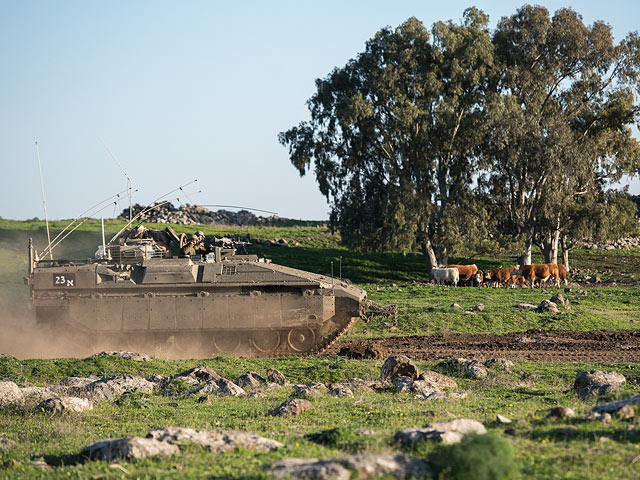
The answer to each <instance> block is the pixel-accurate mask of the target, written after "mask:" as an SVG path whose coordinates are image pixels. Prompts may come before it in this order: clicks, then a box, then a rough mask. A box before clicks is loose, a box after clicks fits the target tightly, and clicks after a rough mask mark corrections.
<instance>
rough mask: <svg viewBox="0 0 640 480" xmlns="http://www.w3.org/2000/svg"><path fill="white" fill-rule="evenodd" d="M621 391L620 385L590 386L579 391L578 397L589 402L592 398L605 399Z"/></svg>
mask: <svg viewBox="0 0 640 480" xmlns="http://www.w3.org/2000/svg"><path fill="white" fill-rule="evenodd" d="M618 390H620V387H619V386H618V385H588V386H586V387H582V388H581V389H580V390H578V397H580V398H581V399H582V400H587V399H588V398H591V397H604V396H606V395H610V394H612V393H614V392H617V391H618Z"/></svg>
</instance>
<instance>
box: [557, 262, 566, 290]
mask: <svg viewBox="0 0 640 480" xmlns="http://www.w3.org/2000/svg"><path fill="white" fill-rule="evenodd" d="M557 267H558V274H557V276H556V284H557V285H558V286H560V280H563V281H564V286H565V287H566V286H567V284H568V282H567V267H565V266H564V264H562V263H558V265H557Z"/></svg>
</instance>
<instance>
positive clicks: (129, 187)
mask: <svg viewBox="0 0 640 480" xmlns="http://www.w3.org/2000/svg"><path fill="white" fill-rule="evenodd" d="M96 135H97V134H96ZM98 138H99V139H100V141H101V142H102V145H104V148H106V149H107V153H109V156H110V157H111V158H112V159H113V161H114V162H116V165H118V167H119V168H120V170H121V171H122V173H124V176H125V177H127V185H128V190H129V221H131V219H132V217H133V200H132V197H133V183H132V182H131V177H130V176H129V175H128V174H127V172H125V171H124V168H122V165H121V164H120V162H119V161H118V159H117V158H116V156H115V155H114V154H113V152H112V151H111V149H110V148H109V146H108V145H107V143H106V142H105V141H104V140H103V139H102V137H101V136H100V135H98Z"/></svg>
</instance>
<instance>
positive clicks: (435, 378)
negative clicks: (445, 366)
mask: <svg viewBox="0 0 640 480" xmlns="http://www.w3.org/2000/svg"><path fill="white" fill-rule="evenodd" d="M418 380H420V381H423V382H427V383H428V384H430V386H431V387H433V389H434V390H444V389H445V388H458V384H457V383H456V381H455V380H454V379H453V378H450V377H447V376H446V375H443V374H441V373H438V372H433V371H431V370H427V371H426V372H424V373H423V374H422V375H420V376H419V377H418Z"/></svg>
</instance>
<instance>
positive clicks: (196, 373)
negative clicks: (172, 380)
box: [174, 366, 222, 383]
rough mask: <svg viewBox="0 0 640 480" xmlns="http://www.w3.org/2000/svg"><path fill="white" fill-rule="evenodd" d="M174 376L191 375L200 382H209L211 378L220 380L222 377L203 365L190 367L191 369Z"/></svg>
mask: <svg viewBox="0 0 640 480" xmlns="http://www.w3.org/2000/svg"><path fill="white" fill-rule="evenodd" d="M174 377H190V378H193V379H194V380H197V381H198V383H200V382H208V381H210V380H215V381H218V380H220V379H221V378H222V377H221V376H220V375H218V374H217V373H216V372H215V371H213V370H212V369H210V368H208V367H202V366H200V367H193V368H190V369H189V370H185V371H184V372H180V373H178V374H176V375H174Z"/></svg>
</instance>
